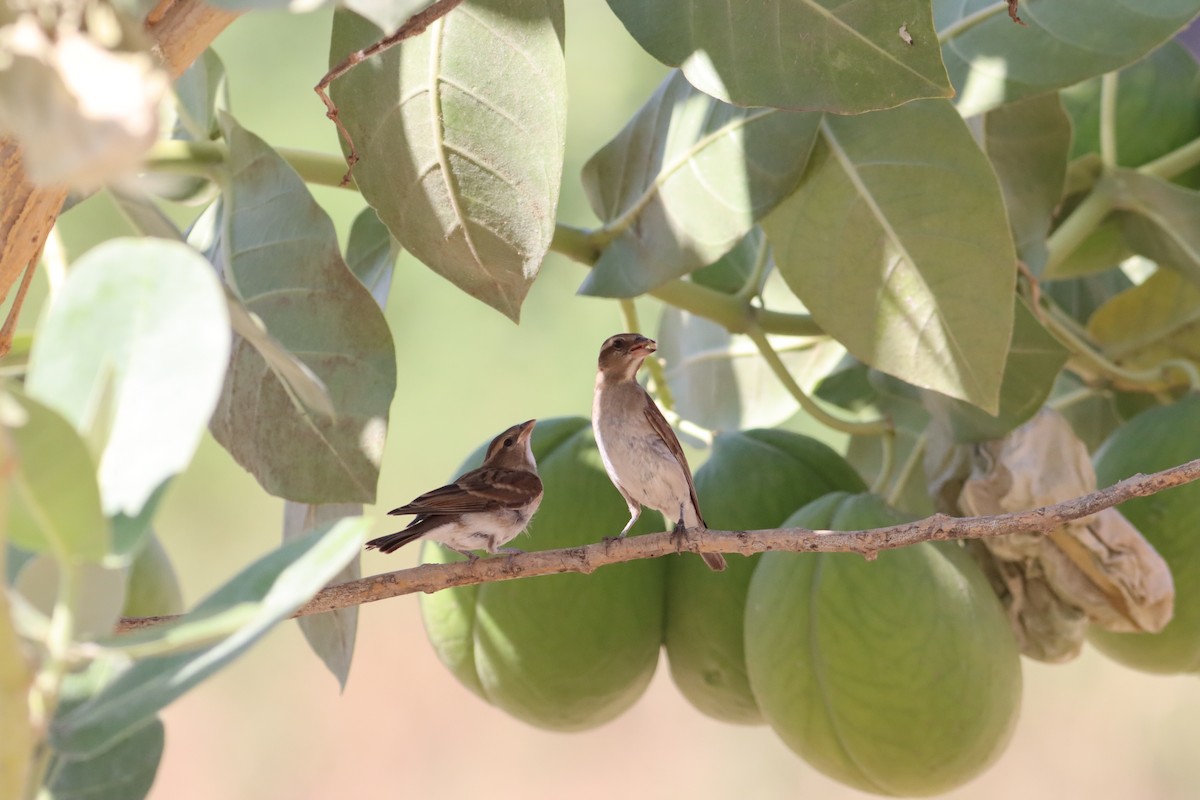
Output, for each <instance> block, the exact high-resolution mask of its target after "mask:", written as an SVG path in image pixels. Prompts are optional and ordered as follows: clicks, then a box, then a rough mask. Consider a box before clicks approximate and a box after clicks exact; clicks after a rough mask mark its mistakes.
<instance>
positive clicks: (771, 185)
mask: <svg viewBox="0 0 1200 800" xmlns="http://www.w3.org/2000/svg"><path fill="white" fill-rule="evenodd" d="M820 121H821V115H820V114H817V113H803V112H789V111H777V110H775V109H769V108H749V109H747V108H737V107H735V106H731V105H727V104H725V103H721V102H719V101H716V100H713V99H712V98H711V97H709V96H707V95H705V94H702V93H701V92H698V91H697V90H696V89H694V88H692V86H691V85H690V84H688V82H687V81H686V80H684V78H683V76H682V75H681V74H680V73H678V72H674V73H672V74H671V75H670V76H669V77H668V78H667V79H666V80H665V81H664V82H663V83H662V85H661V86H659V88H658V90H657V91H656V92H655V93H654V96H653V97H651V98H650V100H649V101H647V102H646V104H645V105H644V106H642V108H641V109H640V110H639V111H638V113H637V114H636V115H635V116H634V118H633V119H632V120H631V121H630V122H629V124H628V125H626V126H625V128H624V130H622V131H621V133H619V134H618V135H617V137H616V138H615V139H613V140H612V141H611V142H609V143H608V144H607V145H605V146H604V147H603V148H602V149H601V150H600V151H599V152H598V153H597V154H596V155H594V156H593V157H592V158H591V160H589V161H588V163H587V164H586V165H585V166H584V168H583V185H584V189H586V190H587V193H588V199H589V200H590V202H591V204H592V209H593V210H594V211H595V212H596V215H597V216H598V217H600V219H601V220H603V221H604V223H605V227H606V228H609V229H611V230H612V231H613V232H614V233H617V234H619V237H618V238H617V239H616V240H615V241H613V242H611V243H609V244H608V246H607V247H606V248H605V250H604V253H603V254H602V255H601V257H600V260H599V262H598V263H597V264H596V265H595V268H594V269H592V270H591V272H589V273H588V276H587V278H586V279H585V280H584V282H583V286H582V287H581V288H580V291H581V292H582V293H584V294H592V295H601V296H607V297H631V296H634V295H638V294H642V293H643V292H646V291H648V290H650V289H653V288H654V287H656V286H658V285H660V284H662V283H665V282H666V281H668V280H671V279H672V278H676V277H679V276H680V275H684V274H686V273H688V272H691V271H692V270H695V269H698V268H700V267H703V266H705V265H707V264H711V263H712V262H714V261H716V260H717V259H718V258H720V257H721V256H723V255H725V253H727V252H729V250H730V249H731V248H732V247H733V246H734V245H736V244H737V243H738V242H739V241H740V240H741V239H742V238H743V237H745V236H746V234H747V233H748V232H749V231H750V230H751V228H753V227H754V223H755V222H756V221H757V220H758V219H760V218H761V217H762V216H764V215H765V214H767V213H768V212H769V211H770V210H771V209H772V208H774V207H775V206H776V205H777V204H778V203H779V202H780V201H781V200H782V199H783V198H785V197H787V196H788V195H789V194H791V192H792V191H793V190H794V189H795V188H796V186H797V184H799V182H800V179H801V176H802V175H803V174H804V166H805V164H806V163H807V161H808V154H809V151H810V150H811V149H812V143H813V140H814V138H815V136H816V131H817V125H818V124H819V123H820Z"/></svg>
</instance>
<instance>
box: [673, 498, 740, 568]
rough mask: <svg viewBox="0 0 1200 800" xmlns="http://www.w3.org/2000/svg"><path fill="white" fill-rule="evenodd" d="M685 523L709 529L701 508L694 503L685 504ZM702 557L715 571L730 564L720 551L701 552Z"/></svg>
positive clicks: (685, 525) (688, 525) (686, 525)
mask: <svg viewBox="0 0 1200 800" xmlns="http://www.w3.org/2000/svg"><path fill="white" fill-rule="evenodd" d="M682 511H683V525H684V527H686V528H703V529H704V530H708V523H706V522H705V521H704V517H702V516H700V508H699V506H698V505H696V504H693V503H684V504H683V509H682ZM700 557H701V558H703V559H704V563H705V564H706V565H708V568H709V569H711V570H712V571H713V572H723V571H724V570H725V568H726V567H727V566H729V565H728V564H726V563H725V556H723V555H721V554H720V553H701V554H700Z"/></svg>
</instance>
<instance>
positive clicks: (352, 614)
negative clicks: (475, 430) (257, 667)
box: [283, 209, 370, 691]
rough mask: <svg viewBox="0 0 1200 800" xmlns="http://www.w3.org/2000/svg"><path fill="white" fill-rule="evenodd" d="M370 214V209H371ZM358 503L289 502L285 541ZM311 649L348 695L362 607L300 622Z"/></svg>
mask: <svg viewBox="0 0 1200 800" xmlns="http://www.w3.org/2000/svg"><path fill="white" fill-rule="evenodd" d="M368 210H370V209H368ZM362 511H363V509H362V506H361V505H359V504H358V503H338V504H330V505H322V506H311V505H304V504H303V503H293V502H290V501H289V502H287V503H284V504H283V541H284V542H289V541H291V540H292V539H298V538H300V537H302V536H305V535H307V534H308V533H309V531H312V530H313V529H315V528H318V527H322V526H327V525H330V524H332V523H334V522H336V521H338V520H340V519H343V518H344V517H357V516H361V515H362ZM360 561H361V559H360V558H359V556H358V555H355V557H354V558H352V559H350V562H349V563H348V564H346V566H344V567H342V570H341V572H339V573H338V574H336V575H334V576H333V577H332V578H331V579H330V580H329V583H330V584H335V583H345V582H346V581H353V580H358V579H359V578H360V577H362V572H361V568H360ZM296 622H297V623H299V625H300V630H301V632H302V633H303V634H304V639H305V640H306V641H307V642H308V646H309V647H311V648H312V649H313V652H314V653H316V654H317V655H318V656H319V657H320V659H321V661H323V662H325V666H327V667H329V671H330V672H332V673H333V676H334V677H335V678H337V680H338V684H339V685H340V686H341V687H342V690H343V691H344V690H345V688H346V679H347V678H348V677H349V675H350V661H351V659H352V658H353V657H354V637H355V634H356V633H357V631H358V606H350V607H348V608H341V609H338V610H337V611H330V612H328V613H325V614H313V615H311V616H307V617H300V619H298V620H296Z"/></svg>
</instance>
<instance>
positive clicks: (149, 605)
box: [121, 531, 184, 617]
mask: <svg viewBox="0 0 1200 800" xmlns="http://www.w3.org/2000/svg"><path fill="white" fill-rule="evenodd" d="M183 609H184V606H183V592H182V590H181V589H180V588H179V578H178V576H177V575H176V574H175V568H174V567H173V566H172V565H171V558H170V556H168V555H167V551H166V548H164V547H163V545H162V542H161V541H160V540H159V538H158V536H156V535H155V534H154V533H153V531H151V532H150V535H149V536H147V537H146V540H145V542H144V543H143V545H142V549H141V551H140V552H139V553H138V554H137V556H136V557H135V558H134V559H133V563H132V564H130V566H129V580H128V583H127V585H126V588H125V606H124V608H122V609H121V616H122V617H160V616H167V615H170V614H182V613H183Z"/></svg>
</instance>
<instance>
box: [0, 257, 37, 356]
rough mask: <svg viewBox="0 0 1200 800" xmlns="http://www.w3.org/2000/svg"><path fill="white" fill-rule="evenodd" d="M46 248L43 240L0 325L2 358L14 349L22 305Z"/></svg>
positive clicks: (27, 267)
mask: <svg viewBox="0 0 1200 800" xmlns="http://www.w3.org/2000/svg"><path fill="white" fill-rule="evenodd" d="M45 248H46V243H45V242H42V246H41V247H40V248H38V251H37V255H36V256H34V257H33V260H32V261H30V262H29V265H28V266H26V267H25V275H24V276H22V278H21V285H20V286H18V287H17V296H16V297H14V298H13V304H12V308H10V309H9V310H8V317H7V318H6V319H5V320H4V325H3V327H0V358H3V357H4V356H6V355H8V351H9V350H12V344H13V334H14V333H16V330H17V319H19V318H20V316H21V306H22V305H24V304H25V295H26V294H27V293H28V292H29V284H31V283H33V273H34V272H36V271H37V266H38V263H39V262H40V261H41V260H42V252H43V251H44V250H45Z"/></svg>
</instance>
